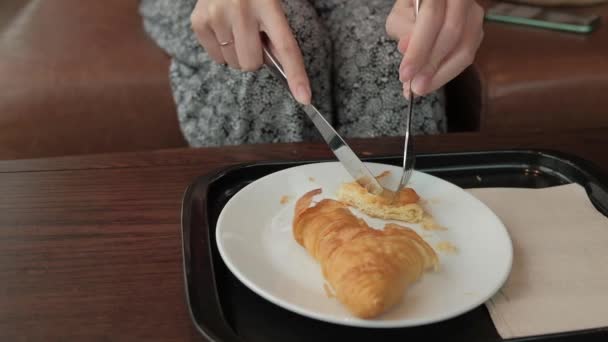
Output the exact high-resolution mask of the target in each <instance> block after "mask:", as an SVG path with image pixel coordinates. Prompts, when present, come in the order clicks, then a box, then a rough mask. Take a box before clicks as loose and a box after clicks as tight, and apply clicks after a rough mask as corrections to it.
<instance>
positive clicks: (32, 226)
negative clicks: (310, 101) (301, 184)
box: [0, 128, 608, 341]
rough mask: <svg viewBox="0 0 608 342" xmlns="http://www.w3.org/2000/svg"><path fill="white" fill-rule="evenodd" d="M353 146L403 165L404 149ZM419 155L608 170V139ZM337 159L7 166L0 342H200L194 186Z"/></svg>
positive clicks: (280, 151)
mask: <svg viewBox="0 0 608 342" xmlns="http://www.w3.org/2000/svg"><path fill="white" fill-rule="evenodd" d="M353 147H354V148H355V150H356V151H358V152H359V153H360V154H361V155H398V154H399V153H401V149H402V140H401V139H381V140H357V141H353ZM416 147H417V150H418V152H448V151H472V150H488V149H501V148H544V149H547V148H549V149H555V150H560V151H562V152H567V153H572V154H577V155H579V156H581V157H584V158H587V159H589V160H592V161H594V162H595V163H596V164H598V165H599V166H600V167H601V168H602V169H603V170H604V171H608V129H607V128H603V129H592V130H585V131H570V132H560V133H542V132H527V133H522V132H519V133H517V134H512V135H478V134H471V133H468V134H455V135H446V136H435V137H420V138H418V139H417V140H416ZM330 157H331V154H330V152H329V151H328V150H327V147H326V146H324V145H321V144H279V145H266V146H242V147H226V148H213V149H196V150H194V149H180V150H168V151H156V152H143V153H129V154H116V155H99V156H82V157H67V158H56V159H38V160H25V161H5V162H0V341H18V340H28V341H33V340H36V341H55V340H60V341H66V340H75V341H91V340H97V341H99V340H101V341H110V340H111V341H119V340H122V341H134V340H146V341H149V340H162V341H173V340H175V341H184V340H200V337H199V336H198V334H197V333H196V331H195V330H194V328H193V325H192V324H191V322H190V317H189V316H188V312H187V307H186V304H185V299H184V284H183V276H182V269H181V262H182V260H181V247H180V244H181V241H180V225H179V220H180V205H181V196H182V193H183V191H184V190H185V188H186V186H187V185H188V184H189V183H190V182H191V181H192V180H193V179H194V178H195V177H196V176H198V175H201V174H205V173H209V172H212V171H213V170H216V169H218V168H221V167H224V166H227V165H231V164H235V163H241V162H245V161H254V160H271V159H291V160H294V159H311V158H312V159H316V158H330Z"/></svg>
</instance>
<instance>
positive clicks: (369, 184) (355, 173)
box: [264, 47, 384, 195]
mask: <svg viewBox="0 0 608 342" xmlns="http://www.w3.org/2000/svg"><path fill="white" fill-rule="evenodd" d="M264 62H265V64H266V66H267V67H269V69H270V70H271V72H272V73H273V74H274V75H275V76H276V77H277V78H278V79H279V80H280V81H281V82H282V83H283V85H285V86H286V87H287V90H288V93H289V94H290V95H292V94H291V91H289V85H288V83H287V75H286V74H285V71H283V67H282V66H281V64H280V63H279V61H278V60H277V59H276V57H275V56H274V55H273V54H272V53H271V52H270V50H269V49H267V48H266V47H264ZM292 96H293V95H292ZM302 107H303V109H304V112H305V113H306V115H308V118H309V119H310V120H311V121H312V123H313V124H314V125H315V127H316V128H317V130H318V131H319V133H320V134H321V136H322V137H323V139H324V140H325V142H326V143H327V146H329V148H330V149H331V151H332V152H333V153H334V155H335V156H336V158H338V160H339V161H340V163H341V164H342V166H343V167H344V168H345V169H346V171H347V172H348V173H349V174H350V175H351V176H352V177H353V178H354V179H355V181H356V182H357V183H359V184H360V185H361V186H362V187H364V188H365V189H367V191H369V192H370V193H373V194H376V195H380V194H382V192H383V191H384V188H383V187H382V185H380V183H379V182H378V180H377V179H376V178H375V177H374V176H373V175H372V173H371V172H370V171H369V169H368V168H367V167H366V166H365V164H363V162H362V161H361V159H359V157H357V155H356V154H355V152H354V151H353V150H352V149H351V148H350V146H348V144H347V143H346V141H344V139H343V138H342V137H341V136H340V134H338V132H337V131H336V130H335V129H334V128H333V127H332V126H331V124H330V123H329V122H328V121H327V120H325V117H323V115H322V114H321V113H320V112H319V110H318V109H317V108H316V107H315V106H314V105H312V104H309V105H303V106H302Z"/></svg>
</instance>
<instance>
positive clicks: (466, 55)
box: [412, 8, 483, 95]
mask: <svg viewBox="0 0 608 342" xmlns="http://www.w3.org/2000/svg"><path fill="white" fill-rule="evenodd" d="M475 12H476V13H475V15H474V16H475V17H476V18H475V20H474V22H475V25H470V27H469V28H468V29H467V30H466V31H465V34H464V36H463V40H462V41H461V43H460V44H459V46H458V47H457V48H456V50H455V51H454V52H453V53H452V54H451V55H449V56H448V58H446V60H445V62H444V63H443V64H442V65H441V66H440V67H439V69H438V70H437V72H436V73H435V75H434V77H433V79H432V80H431V82H430V83H429V85H428V87H426V89H424V88H422V89H418V88H417V85H416V79H414V81H413V83H414V84H413V85H412V88H413V90H414V92H416V93H417V94H418V93H419V92H420V94H421V95H423V94H426V93H429V92H432V91H435V90H437V89H439V88H440V87H442V86H443V85H445V84H446V83H447V82H449V81H450V80H452V79H454V78H455V77H456V76H458V75H459V74H460V73H461V72H462V71H463V70H464V69H466V68H467V67H468V66H469V65H471V64H472V63H473V61H474V59H475V54H476V53H477V50H478V49H479V46H480V45H481V42H482V41H483V30H482V22H483V9H481V8H479V9H477V10H475Z"/></svg>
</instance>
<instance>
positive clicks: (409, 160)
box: [392, 0, 422, 202]
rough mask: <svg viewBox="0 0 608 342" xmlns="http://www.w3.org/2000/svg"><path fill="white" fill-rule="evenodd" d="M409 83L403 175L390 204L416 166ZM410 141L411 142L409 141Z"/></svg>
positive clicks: (418, 2) (417, 1) (412, 107)
mask: <svg viewBox="0 0 608 342" xmlns="http://www.w3.org/2000/svg"><path fill="white" fill-rule="evenodd" d="M421 2H422V0H416V5H415V6H416V8H415V13H416V16H418V11H419V10H420V3H421ZM408 83H409V88H410V89H409V90H410V91H409V95H410V96H409V100H410V105H409V108H408V113H407V116H406V118H405V143H404V146H403V173H402V175H401V180H400V181H399V186H397V191H395V193H394V194H393V198H392V202H394V201H395V198H397V196H398V195H399V192H401V190H402V189H403V187H404V186H405V185H406V184H407V183H408V182H409V181H410V178H412V174H413V173H414V165H415V164H416V157H415V156H414V140H413V139H410V134H411V128H412V113H413V109H414V92H413V91H412V80H409V81H408ZM410 140H411V141H410Z"/></svg>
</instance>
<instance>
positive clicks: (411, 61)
mask: <svg viewBox="0 0 608 342" xmlns="http://www.w3.org/2000/svg"><path fill="white" fill-rule="evenodd" d="M452 1H453V0H452ZM445 2H446V0H429V1H423V2H422V7H421V8H420V13H419V14H418V17H417V18H416V24H415V25H414V30H413V33H412V38H411V40H410V42H409V46H408V49H407V51H406V53H405V60H406V61H405V63H404V66H403V68H402V69H401V70H400V80H401V81H402V82H404V81H409V80H411V79H412V77H414V75H416V73H417V72H418V71H419V70H420V69H421V68H422V67H423V66H424V64H425V63H426V61H427V60H428V58H429V57H430V55H431V51H432V49H433V46H434V43H435V40H436V38H437V35H438V34H439V30H440V29H441V26H442V24H443V19H444V15H445V7H446V5H445Z"/></svg>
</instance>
